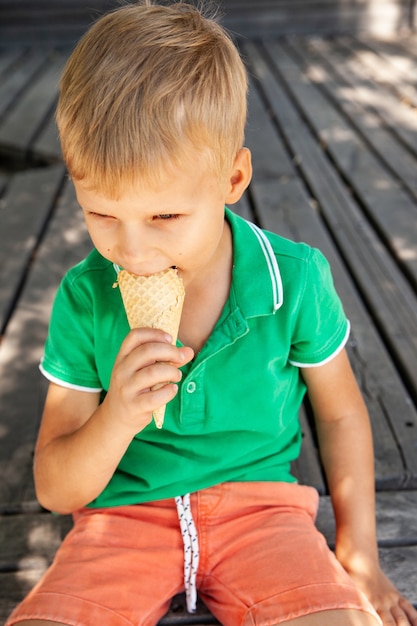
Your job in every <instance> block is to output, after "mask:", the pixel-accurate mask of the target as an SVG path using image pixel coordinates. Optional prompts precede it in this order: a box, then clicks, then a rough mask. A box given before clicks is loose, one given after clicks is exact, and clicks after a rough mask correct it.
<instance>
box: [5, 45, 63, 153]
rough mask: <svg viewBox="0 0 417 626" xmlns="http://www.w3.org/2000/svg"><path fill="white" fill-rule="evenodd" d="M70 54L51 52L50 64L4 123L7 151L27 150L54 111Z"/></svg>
mask: <svg viewBox="0 0 417 626" xmlns="http://www.w3.org/2000/svg"><path fill="white" fill-rule="evenodd" d="M66 58H67V55H66V54H61V53H58V52H53V53H51V54H50V56H49V57H48V59H47V60H48V64H47V66H46V67H45V68H44V70H43V71H42V73H41V74H40V75H39V76H38V77H37V79H36V80H35V81H34V82H33V84H31V85H30V86H29V87H28V89H27V90H26V91H25V92H24V94H22V96H21V98H19V101H18V102H17V104H16V106H14V108H13V110H12V111H10V113H9V114H8V115H7V117H6V118H5V120H4V122H3V124H2V126H1V127H0V145H1V146H2V150H3V151H8V152H10V153H11V154H12V155H14V154H17V155H19V154H22V155H26V154H27V152H28V151H29V148H30V145H31V142H32V141H34V140H35V138H36V136H37V133H39V132H40V130H41V129H42V128H43V127H44V125H45V124H46V123H47V122H48V119H49V117H50V116H51V115H52V114H53V108H54V103H55V101H56V95H57V89H58V80H59V75H60V73H61V71H62V68H63V66H64V63H65V60H66Z"/></svg>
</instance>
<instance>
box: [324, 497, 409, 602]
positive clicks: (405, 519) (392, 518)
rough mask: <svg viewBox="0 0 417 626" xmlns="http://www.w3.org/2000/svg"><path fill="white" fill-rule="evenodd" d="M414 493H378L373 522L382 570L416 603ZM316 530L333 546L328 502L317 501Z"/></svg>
mask: <svg viewBox="0 0 417 626" xmlns="http://www.w3.org/2000/svg"><path fill="white" fill-rule="evenodd" d="M416 507H417V493H416V492H415V491H403V492H399V493H392V492H391V493H378V494H377V498H376V518H377V529H378V544H379V557H380V562H381V566H382V569H383V570H384V571H385V573H386V574H387V575H388V577H389V578H390V580H392V582H393V583H394V584H395V585H396V586H397V587H398V589H399V590H400V591H401V593H403V594H404V595H405V597H406V598H408V599H409V600H410V602H413V603H414V604H416V603H417V570H416V567H415V564H416V559H417V521H416V520H417V517H416V514H415V512H416ZM317 527H318V528H319V530H320V531H321V532H322V533H323V534H324V535H325V537H326V539H327V541H328V543H329V544H330V545H331V546H334V540H335V526H334V516H333V511H332V507H331V502H330V498H328V497H322V498H320V508H319V514H318V518H317Z"/></svg>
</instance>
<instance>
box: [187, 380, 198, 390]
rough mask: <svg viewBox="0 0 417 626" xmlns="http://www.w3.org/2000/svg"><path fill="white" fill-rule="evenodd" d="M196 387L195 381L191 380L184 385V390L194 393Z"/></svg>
mask: <svg viewBox="0 0 417 626" xmlns="http://www.w3.org/2000/svg"><path fill="white" fill-rule="evenodd" d="M196 389H197V385H196V384H195V382H194V381H193V380H191V381H190V382H189V383H188V384H187V387H186V391H187V393H194V391H195V390H196Z"/></svg>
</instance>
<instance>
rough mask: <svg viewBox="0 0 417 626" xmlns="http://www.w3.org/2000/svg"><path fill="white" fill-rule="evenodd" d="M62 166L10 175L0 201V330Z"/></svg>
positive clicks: (49, 208)
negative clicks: (0, 221)
mask: <svg viewBox="0 0 417 626" xmlns="http://www.w3.org/2000/svg"><path fill="white" fill-rule="evenodd" d="M64 173H65V169H64V166H63V165H58V166H54V167H51V168H47V169H46V168H41V169H34V170H26V171H24V172H19V173H16V174H15V175H14V177H13V178H12V179H11V181H10V184H9V185H8V187H7V190H6V193H5V195H4V196H3V199H2V205H1V206H2V208H1V220H2V225H1V228H2V233H1V237H2V245H1V247H0V329H3V328H4V326H5V323H6V321H7V318H8V316H9V315H10V314H11V309H12V307H13V304H14V301H15V300H16V298H17V297H18V292H19V289H20V287H21V285H22V282H23V281H24V279H25V276H26V274H27V272H28V270H29V265H30V263H31V261H32V257H33V254H34V251H35V249H36V247H37V245H38V243H39V241H40V238H41V236H42V233H43V231H44V229H45V228H46V226H47V222H48V218H49V215H50V213H51V211H52V210H53V207H54V205H55V200H56V197H57V196H58V193H59V189H60V187H61V184H62V180H63V177H64Z"/></svg>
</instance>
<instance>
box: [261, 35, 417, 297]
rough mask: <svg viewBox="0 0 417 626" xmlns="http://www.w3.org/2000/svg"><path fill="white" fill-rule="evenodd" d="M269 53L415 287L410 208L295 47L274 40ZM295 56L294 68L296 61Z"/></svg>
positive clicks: (414, 223)
mask: <svg viewBox="0 0 417 626" xmlns="http://www.w3.org/2000/svg"><path fill="white" fill-rule="evenodd" d="M269 49H270V51H271V55H272V56H273V58H274V62H275V63H276V65H277V67H278V68H279V70H280V72H281V73H282V75H283V77H284V78H285V80H286V82H287V84H288V86H289V88H290V90H291V92H292V94H293V95H294V97H295V98H296V99H297V102H298V105H299V106H300V108H302V110H303V114H304V115H305V116H306V118H307V119H308V120H309V122H310V124H311V126H312V127H313V129H314V133H316V134H317V137H318V138H319V140H320V141H321V142H322V145H323V146H325V147H326V150H327V151H328V153H329V154H330V156H331V158H332V159H333V160H334V162H335V163H336V164H337V167H338V168H340V171H341V174H342V175H343V176H344V177H345V178H346V179H347V181H348V183H349V184H350V185H351V186H352V188H353V189H354V190H355V192H356V194H357V195H358V197H359V198H360V200H361V202H362V203H363V205H364V207H365V208H366V211H367V215H368V217H369V219H370V220H371V221H372V222H373V224H374V226H375V228H376V230H378V231H379V232H380V234H381V236H382V237H383V238H384V241H385V243H386V244H387V245H388V246H389V247H390V248H391V250H392V253H393V254H394V255H395V256H396V258H397V259H398V260H399V262H400V263H401V264H402V265H403V267H404V269H405V270H406V271H407V274H409V275H410V277H411V279H412V280H413V283H414V285H415V286H417V255H412V254H410V250H412V249H413V247H414V245H415V242H416V241H417V220H415V219H414V213H415V211H416V204H415V203H414V202H413V201H412V200H411V199H410V197H409V195H408V194H407V193H405V192H404V190H403V188H402V186H401V185H400V184H399V183H398V182H397V181H396V180H395V179H394V178H393V177H392V176H391V175H390V172H389V171H387V169H386V168H385V167H383V165H382V164H381V163H380V161H379V160H378V159H377V158H376V157H375V155H374V154H373V153H372V152H371V151H370V150H369V149H368V146H367V144H366V143H365V142H364V141H363V140H362V138H361V137H360V136H359V135H358V134H357V133H355V132H354V130H353V129H352V127H351V126H350V125H349V124H348V123H347V122H346V120H345V118H344V117H342V116H341V115H340V113H339V112H338V111H337V110H336V109H335V108H334V107H333V106H332V104H331V103H330V102H329V100H328V99H327V98H325V97H324V96H323V94H322V92H321V91H319V90H318V89H317V87H316V85H314V84H313V83H312V82H311V80H309V75H308V73H307V70H308V67H306V66H304V67H303V66H302V65H303V60H302V59H301V58H300V57H298V55H297V53H296V51H295V48H292V49H291V48H289V46H285V45H278V44H276V43H275V42H274V43H273V44H271V45H270V46H269ZM290 52H291V56H290V54H289V53H290ZM296 55H297V57H298V58H297V61H298V62H299V64H300V65H299V64H298V62H296V59H295V56H296ZM392 207H395V211H393V210H392Z"/></svg>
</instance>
